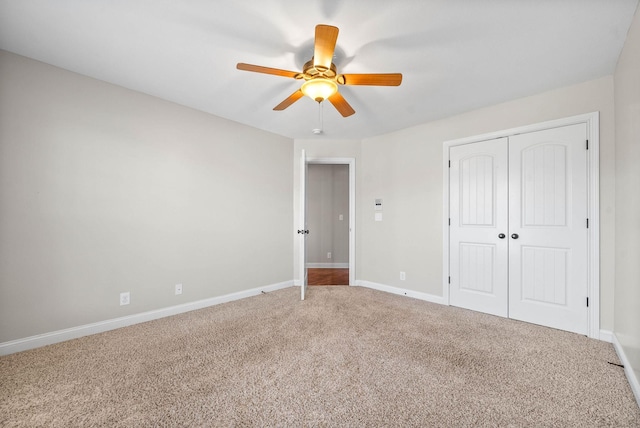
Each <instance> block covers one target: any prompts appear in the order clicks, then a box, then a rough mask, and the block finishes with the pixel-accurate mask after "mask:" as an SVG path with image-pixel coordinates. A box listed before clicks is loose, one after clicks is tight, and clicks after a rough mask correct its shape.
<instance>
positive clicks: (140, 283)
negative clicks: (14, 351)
mask: <svg viewBox="0 0 640 428" xmlns="http://www.w3.org/2000/svg"><path fill="white" fill-rule="evenodd" d="M292 147H293V141H292V140H290V139H287V138H283V137H280V136H276V135H273V134H269V133H265V132H263V131H259V130H256V129H253V128H250V127H247V126H243V125H240V124H237V123H235V122H230V121H227V120H223V119H220V118H216V117H213V116H211V115H208V114H205V113H201V112H198V111H194V110H191V109H188V108H185V107H181V106H178V105H175V104H172V103H169V102H165V101H162V100H159V99H156V98H153V97H150V96H146V95H143V94H140V93H137V92H133V91H130V90H127V89H124V88H121V87H117V86H113V85H109V84H107V83H104V82H100V81H97V80H93V79H90V78H87V77H83V76H80V75H77V74H74V73H71V72H68V71H64V70H61V69H58V68H55V67H52V66H49V65H46V64H43V63H40V62H36V61H33V60H30V59H26V58H24V57H20V56H17V55H14V54H11V53H7V52H0V342H4V341H9V340H13V339H18V338H24V337H28V336H32V335H36V334H40V333H45V332H51V331H56V330H60V329H65V328H69V327H74V326H79V325H83V324H87V323H92V322H97V321H101V320H107V319H113V318H117V317H121V316H125V315H130V314H135V313H140V312H144V311H148V310H153V309H158V308H163V307H168V306H172V305H176V304H180V303H186V302H191V301H196V300H200V299H205V298H210V297H216V296H220V295H225V294H229V293H232V292H237V291H241V290H246V289H251V288H255V287H260V286H266V285H270V284H276V283H279V282H284V281H290V280H291V272H292V268H293V267H292V260H293V254H292V241H291V234H292V228H291V224H292V221H293V218H292V210H291V206H292V204H293V201H292V176H293V171H292V164H291V153H292ZM176 283H182V284H183V286H184V293H183V294H182V295H181V296H175V295H174V285H175V284H176ZM122 291H130V292H131V304H130V305H128V306H119V293H120V292H122Z"/></svg>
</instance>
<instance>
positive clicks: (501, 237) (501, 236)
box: [498, 233, 507, 239]
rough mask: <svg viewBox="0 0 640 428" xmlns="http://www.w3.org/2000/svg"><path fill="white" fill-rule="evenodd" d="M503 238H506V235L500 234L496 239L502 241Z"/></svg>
mask: <svg viewBox="0 0 640 428" xmlns="http://www.w3.org/2000/svg"><path fill="white" fill-rule="evenodd" d="M505 236H507V235H505V234H504V233H501V234H500V235H498V238H500V239H504V237H505Z"/></svg>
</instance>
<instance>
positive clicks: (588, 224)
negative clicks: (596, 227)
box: [587, 219, 589, 229]
mask: <svg viewBox="0 0 640 428" xmlns="http://www.w3.org/2000/svg"><path fill="white" fill-rule="evenodd" d="M587 229H589V219H587Z"/></svg>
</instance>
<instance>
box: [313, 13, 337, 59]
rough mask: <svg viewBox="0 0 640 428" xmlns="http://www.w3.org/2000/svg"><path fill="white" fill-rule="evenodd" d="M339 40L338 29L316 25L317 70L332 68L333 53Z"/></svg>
mask: <svg viewBox="0 0 640 428" xmlns="http://www.w3.org/2000/svg"><path fill="white" fill-rule="evenodd" d="M337 40H338V28H337V27H333V26H331V25H322V24H320V25H316V41H315V48H314V52H313V66H314V67H316V68H324V69H325V70H328V69H329V68H331V62H332V61H333V51H334V50H335V49H336V41H337Z"/></svg>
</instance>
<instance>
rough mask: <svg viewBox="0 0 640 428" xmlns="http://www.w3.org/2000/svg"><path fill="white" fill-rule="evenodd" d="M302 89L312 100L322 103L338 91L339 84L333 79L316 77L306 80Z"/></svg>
mask: <svg viewBox="0 0 640 428" xmlns="http://www.w3.org/2000/svg"><path fill="white" fill-rule="evenodd" d="M300 90H301V91H302V93H303V94H305V95H306V96H308V97H309V98H311V99H312V100H314V101H317V102H319V103H321V102H322V101H324V100H326V99H327V98H329V97H330V96H331V95H333V94H335V93H336V92H338V85H337V83H336V82H334V81H333V80H329V79H325V78H315V79H311V80H307V81H306V82H304V83H303V84H302V87H301V88H300Z"/></svg>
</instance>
